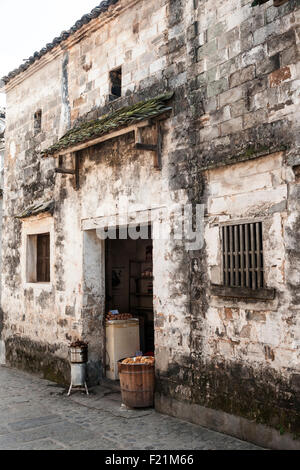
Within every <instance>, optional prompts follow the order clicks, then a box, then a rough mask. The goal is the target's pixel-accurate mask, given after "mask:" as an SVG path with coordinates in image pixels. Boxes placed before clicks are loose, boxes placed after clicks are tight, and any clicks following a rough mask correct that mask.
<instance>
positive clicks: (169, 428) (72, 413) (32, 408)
mask: <svg viewBox="0 0 300 470" xmlns="http://www.w3.org/2000/svg"><path fill="white" fill-rule="evenodd" d="M3 449H6V450H11V449H19V450H23V449H26V450H27V449H36V450H46V449H49V450H54V449H57V450H60V449H62V450H63V449H70V450H72V449H74V450H75V449H76V450H81V449H83V450H87V449H90V450H92V449H93V450H95V449H97V450H147V449H155V450H198V449H199V450H202V449H203V450H204V449H205V450H219V449H222V450H223V449H225V450H227V449H228V450H229V449H235V450H254V449H259V448H258V447H256V446H255V445H253V444H249V443H247V442H242V441H240V440H238V439H235V438H232V437H230V436H226V435H224V434H220V433H217V432H214V431H210V430H207V429H205V428H202V427H200V426H195V425H193V424H189V423H186V422H184V421H181V420H178V419H175V418H171V417H168V416H164V415H161V414H159V413H156V412H155V411H154V410H128V409H124V408H122V407H121V397H120V393H119V391H118V389H117V388H112V387H111V386H110V385H109V384H108V383H104V384H103V385H102V386H100V387H95V388H94V389H93V390H92V391H91V395H90V396H89V397H87V396H85V395H84V394H82V393H81V392H76V393H74V394H72V396H71V397H70V398H68V397H67V395H66V390H65V389H63V388H61V387H60V386H58V385H56V384H53V383H51V382H48V381H45V380H42V379H40V378H37V377H34V376H31V375H29V374H26V373H24V372H20V371H17V370H14V369H9V368H6V367H1V366H0V450H3Z"/></svg>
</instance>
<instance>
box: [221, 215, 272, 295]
mask: <svg viewBox="0 0 300 470" xmlns="http://www.w3.org/2000/svg"><path fill="white" fill-rule="evenodd" d="M222 243H223V285H224V286H227V287H248V288H250V289H253V290H256V289H261V288H264V287H265V285H264V259H263V238H262V222H253V223H243V224H236V225H223V226H222Z"/></svg>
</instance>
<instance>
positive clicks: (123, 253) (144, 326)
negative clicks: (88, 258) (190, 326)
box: [105, 228, 155, 356]
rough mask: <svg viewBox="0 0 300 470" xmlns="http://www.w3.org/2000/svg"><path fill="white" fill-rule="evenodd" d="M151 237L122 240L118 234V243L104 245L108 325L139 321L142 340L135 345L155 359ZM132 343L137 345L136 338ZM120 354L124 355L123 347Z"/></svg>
mask: <svg viewBox="0 0 300 470" xmlns="http://www.w3.org/2000/svg"><path fill="white" fill-rule="evenodd" d="M150 230H151V229H150V228H149V232H150ZM149 235H150V236H149V238H148V239H147V240H142V239H138V240H131V239H127V240H120V239H119V236H118V233H117V237H116V240H112V239H107V240H106V246H105V256H106V263H105V266H106V286H105V288H106V312H107V316H106V325H108V321H109V324H112V323H116V322H114V319H116V321H118V320H121V321H125V322H126V321H127V319H130V318H133V319H134V318H136V319H138V320H139V326H138V330H139V339H138V340H137V342H136V343H135V345H136V346H139V348H140V352H141V353H142V354H143V355H145V356H153V355H154V352H155V351H154V314H153V258H152V250H153V243H152V238H151V234H149ZM129 321H130V320H129ZM138 330H137V331H138ZM131 334H133V333H132V332H131ZM136 336H138V333H137V335H136ZM135 339H136V338H135ZM131 341H132V342H133V343H134V338H132V340H131ZM119 343H120V341H119ZM119 347H121V346H120V345H119ZM135 352H136V351H132V353H133V354H135ZM119 355H122V347H121V350H120V353H119Z"/></svg>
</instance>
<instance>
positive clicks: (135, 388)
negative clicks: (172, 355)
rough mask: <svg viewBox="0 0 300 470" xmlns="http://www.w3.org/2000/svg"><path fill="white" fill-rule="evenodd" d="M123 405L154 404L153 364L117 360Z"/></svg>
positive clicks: (139, 405)
mask: <svg viewBox="0 0 300 470" xmlns="http://www.w3.org/2000/svg"><path fill="white" fill-rule="evenodd" d="M118 367H119V376H120V384H121V392H122V401H123V403H124V405H126V406H129V407H130V408H149V407H153V406H154V388H155V366H154V364H153V365H149V364H122V361H119V362H118Z"/></svg>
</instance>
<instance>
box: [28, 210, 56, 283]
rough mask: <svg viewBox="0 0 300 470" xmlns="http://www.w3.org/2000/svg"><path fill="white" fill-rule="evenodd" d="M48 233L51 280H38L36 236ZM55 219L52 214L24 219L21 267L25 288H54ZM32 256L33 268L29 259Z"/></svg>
mask: <svg viewBox="0 0 300 470" xmlns="http://www.w3.org/2000/svg"><path fill="white" fill-rule="evenodd" d="M46 233H47V234H48V233H49V236H50V281H49V282H37V281H36V237H37V235H43V234H46ZM54 251H55V244H54V220H53V217H52V216H51V215H50V214H48V213H47V214H40V215H38V216H34V217H29V218H28V219H24V220H23V221H22V247H21V267H22V283H23V286H24V288H30V287H32V288H43V289H46V290H47V289H49V290H51V289H52V286H53V282H54V259H55V253H54ZM30 258H31V268H30V266H29V261H30Z"/></svg>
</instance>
